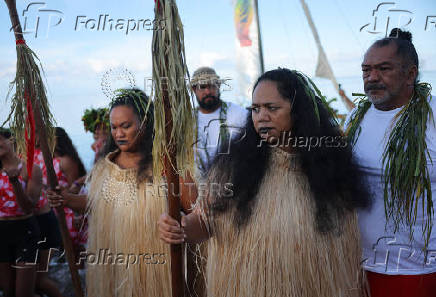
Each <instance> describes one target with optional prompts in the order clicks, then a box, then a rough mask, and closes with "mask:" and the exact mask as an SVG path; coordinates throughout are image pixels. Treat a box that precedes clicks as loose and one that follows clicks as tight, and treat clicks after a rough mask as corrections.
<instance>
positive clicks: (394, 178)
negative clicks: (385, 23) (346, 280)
mask: <svg viewBox="0 0 436 297" xmlns="http://www.w3.org/2000/svg"><path fill="white" fill-rule="evenodd" d="M418 67H419V61H418V55H417V53H416V50H415V47H414V45H413V43H412V35H411V33H409V32H404V31H401V30H399V29H394V30H392V32H391V35H390V36H389V37H387V38H383V39H381V40H378V41H376V42H375V43H374V44H373V45H372V46H371V47H370V48H369V49H368V51H367V52H366V54H365V57H364V61H363V63H362V72H363V82H364V89H365V94H366V96H367V99H364V100H362V101H361V102H360V103H359V104H358V106H357V107H356V108H355V109H354V110H353V111H352V112H351V113H350V115H349V116H348V119H347V124H346V125H347V133H348V136H349V137H350V139H351V140H352V141H351V142H352V143H353V145H354V148H353V151H354V156H355V158H356V161H357V162H358V163H359V165H360V167H361V168H362V170H363V171H364V172H365V174H366V178H367V183H368V186H369V191H370V193H371V195H372V198H373V202H372V204H373V205H372V208H371V209H369V210H362V211H360V212H359V227H360V232H361V244H362V248H363V266H364V269H365V270H366V275H367V278H368V281H369V286H370V290H371V296H372V297H391V296H392V297H394V296H395V297H400V296H414V297H430V296H436V231H435V230H434V228H433V229H432V225H433V224H434V210H433V205H436V163H435V162H436V127H435V122H434V119H433V117H432V114H436V99H435V98H432V96H431V94H430V91H431V87H430V86H429V85H428V84H425V83H419V82H418V80H417V77H418ZM433 97H434V96H433ZM432 160H433V163H432Z"/></svg>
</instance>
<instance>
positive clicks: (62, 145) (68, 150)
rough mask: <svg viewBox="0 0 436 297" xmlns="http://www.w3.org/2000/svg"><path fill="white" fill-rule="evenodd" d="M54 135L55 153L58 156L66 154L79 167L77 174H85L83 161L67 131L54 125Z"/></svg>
mask: <svg viewBox="0 0 436 297" xmlns="http://www.w3.org/2000/svg"><path fill="white" fill-rule="evenodd" d="M55 130H56V131H55V135H56V146H55V153H56V154H58V155H59V156H61V157H63V156H68V157H70V158H71V159H72V160H73V161H74V162H75V163H76V164H77V166H78V168H79V176H84V175H86V170H85V166H83V162H82V160H81V159H80V157H79V154H78V153H77V150H76V147H75V146H74V145H73V142H72V141H71V138H70V137H69V136H68V134H67V132H66V131H65V130H64V128H61V127H56V129H55Z"/></svg>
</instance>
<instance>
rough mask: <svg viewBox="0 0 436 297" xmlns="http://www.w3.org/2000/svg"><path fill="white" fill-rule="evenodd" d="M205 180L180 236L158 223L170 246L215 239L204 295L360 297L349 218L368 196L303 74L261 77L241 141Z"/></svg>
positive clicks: (170, 223) (168, 222) (165, 222)
mask: <svg viewBox="0 0 436 297" xmlns="http://www.w3.org/2000/svg"><path fill="white" fill-rule="evenodd" d="M208 180H209V185H210V187H209V189H208V191H206V193H204V194H203V195H202V197H200V200H199V202H198V205H197V207H196V209H195V210H194V212H193V213H191V214H189V215H187V216H184V217H183V219H182V223H181V224H182V226H183V228H180V227H179V225H178V223H177V221H175V220H173V219H172V218H171V217H169V216H168V215H167V214H163V215H162V216H161V218H160V219H159V230H160V232H161V238H162V239H163V240H164V241H165V242H167V243H172V244H175V243H180V242H184V241H187V242H201V241H204V240H207V239H208V238H211V239H210V241H209V250H208V263H207V293H208V296H214V297H217V296H227V297H229V296H299V297H309V296H310V297H313V296H324V297H337V296H361V293H362V289H363V286H362V278H361V277H362V274H361V269H360V246H359V236H358V230H357V218H356V214H355V210H356V209H357V208H359V207H366V206H367V205H368V203H369V202H368V198H367V193H366V191H365V187H364V186H363V183H362V181H361V179H360V172H359V171H358V169H357V167H356V166H355V165H354V164H353V163H352V160H351V149H350V148H349V146H347V143H346V141H345V139H344V138H343V136H342V133H341V130H340V128H339V126H338V124H337V122H336V121H335V120H334V118H333V117H332V115H331V114H330V113H329V111H328V109H327V107H326V102H325V98H324V97H323V96H322V95H321V94H320V92H319V90H318V89H317V88H316V86H315V85H314V84H313V83H312V82H311V81H310V79H308V78H307V77H306V76H305V75H303V74H302V73H300V72H297V71H291V70H288V69H280V68H279V69H277V70H272V71H268V72H266V73H264V74H263V75H262V76H261V77H259V79H258V80H257V82H256V83H255V85H254V88H253V100H252V105H251V113H250V114H249V116H248V118H247V122H246V126H245V137H244V138H243V139H242V140H238V141H233V142H232V143H231V147H230V153H229V154H228V155H219V156H218V157H216V158H215V160H214V161H213V164H212V167H211V169H210V171H209V173H208ZM203 192H204V191H203Z"/></svg>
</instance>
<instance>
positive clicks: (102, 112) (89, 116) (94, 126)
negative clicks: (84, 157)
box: [82, 108, 110, 162]
mask: <svg viewBox="0 0 436 297" xmlns="http://www.w3.org/2000/svg"><path fill="white" fill-rule="evenodd" d="M82 121H83V126H84V128H85V132H88V131H89V132H91V133H92V136H93V138H94V142H93V143H92V145H91V149H92V150H93V151H94V152H95V160H94V162H97V160H98V159H99V158H100V157H101V154H102V150H103V148H104V145H105V143H106V140H107V136H108V133H109V129H110V128H109V111H108V109H107V108H97V109H94V108H91V109H86V110H85V113H84V114H83V116H82Z"/></svg>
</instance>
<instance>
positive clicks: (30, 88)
mask: <svg viewBox="0 0 436 297" xmlns="http://www.w3.org/2000/svg"><path fill="white" fill-rule="evenodd" d="M5 2H6V5H7V6H8V9H9V16H10V19H11V23H12V28H13V30H14V34H15V39H16V41H18V40H24V38H23V32H22V29H21V24H20V20H19V18H18V13H17V7H16V1H15V0H5ZM28 79H29V80H30V81H27V82H25V85H26V90H27V93H28V94H30V100H31V101H32V103H33V105H34V109H33V112H34V117H35V126H36V127H35V128H36V129H35V130H36V133H38V135H39V141H40V147H41V151H42V154H43V157H44V163H45V167H46V169H47V181H48V183H49V186H50V188H51V189H56V187H57V186H58V180H57V177H56V173H55V170H54V167H53V159H52V154H51V150H50V147H49V144H48V141H47V131H46V128H45V126H44V122H43V119H42V115H41V106H40V103H39V98H37V96H36V91H35V89H34V83H33V77H32V76H31V75H30V76H29V77H28ZM32 99H33V100H32ZM56 212H57V218H58V223H59V227H60V231H61V235H62V241H63V245H64V250H65V253H66V257H67V261H68V266H69V268H70V272H71V278H72V282H73V287H74V291H75V293H76V296H78V297H83V291H82V288H81V284H80V278H79V274H78V271H77V267H76V265H75V258H74V250H73V245H72V241H71V237H70V234H69V232H68V228H67V224H66V220H65V212H64V209H63V207H62V206H61V207H58V208H56Z"/></svg>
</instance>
